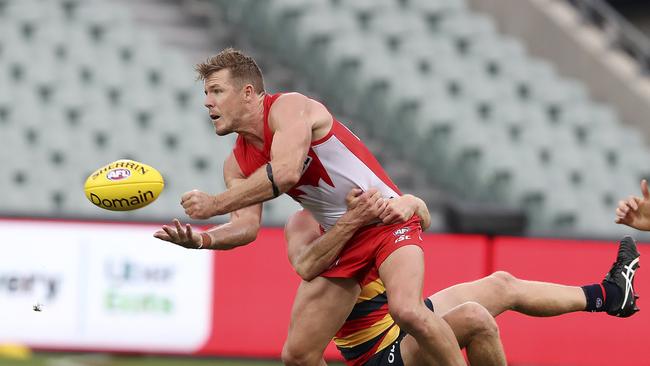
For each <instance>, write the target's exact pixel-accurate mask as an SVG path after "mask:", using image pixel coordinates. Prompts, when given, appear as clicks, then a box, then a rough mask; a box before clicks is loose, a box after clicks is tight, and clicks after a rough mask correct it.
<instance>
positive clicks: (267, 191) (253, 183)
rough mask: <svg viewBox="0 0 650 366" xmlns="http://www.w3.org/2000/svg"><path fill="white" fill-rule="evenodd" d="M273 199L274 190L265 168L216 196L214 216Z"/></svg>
mask: <svg viewBox="0 0 650 366" xmlns="http://www.w3.org/2000/svg"><path fill="white" fill-rule="evenodd" d="M272 198H274V197H273V189H272V187H271V182H270V181H269V179H268V177H267V176H266V171H265V170H264V169H263V168H262V169H258V170H257V171H256V172H255V173H253V174H252V175H251V176H250V177H248V178H247V179H243V180H241V182H240V183H238V184H237V185H234V186H233V187H231V188H230V189H228V190H227V191H225V192H223V193H220V194H218V195H216V196H215V200H214V205H215V208H214V216H216V215H224V214H227V213H230V212H233V211H237V210H239V209H242V208H244V207H248V206H252V205H255V204H258V203H260V202H265V201H268V200H270V199H272Z"/></svg>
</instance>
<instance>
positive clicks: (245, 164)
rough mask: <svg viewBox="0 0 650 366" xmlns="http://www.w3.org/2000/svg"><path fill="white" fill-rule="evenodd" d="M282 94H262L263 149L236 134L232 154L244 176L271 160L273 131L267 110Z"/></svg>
mask: <svg viewBox="0 0 650 366" xmlns="http://www.w3.org/2000/svg"><path fill="white" fill-rule="evenodd" d="M281 95H282V93H277V94H272V95H268V94H267V95H265V96H264V149H263V150H260V149H258V148H256V147H255V146H253V145H251V144H249V143H248V142H246V139H244V137H243V136H242V135H239V136H237V141H236V142H235V147H234V148H233V154H234V155H235V159H236V160H237V164H239V169H241V171H242V173H244V176H245V177H248V176H250V175H251V174H253V173H254V172H255V171H256V170H257V169H259V168H260V167H261V166H262V165H264V164H266V163H268V162H269V161H271V142H272V141H273V132H272V131H271V127H270V126H269V111H270V110H271V105H272V104H273V103H274V102H275V101H276V100H277V99H278V98H279V97H280V96H281Z"/></svg>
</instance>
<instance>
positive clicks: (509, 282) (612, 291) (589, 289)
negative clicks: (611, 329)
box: [429, 236, 639, 317]
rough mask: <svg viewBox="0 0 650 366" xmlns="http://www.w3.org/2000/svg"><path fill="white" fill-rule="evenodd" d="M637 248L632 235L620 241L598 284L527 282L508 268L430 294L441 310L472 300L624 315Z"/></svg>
mask: <svg viewBox="0 0 650 366" xmlns="http://www.w3.org/2000/svg"><path fill="white" fill-rule="evenodd" d="M638 267H639V252H638V251H637V249H636V243H635V241H634V239H632V237H629V236H626V237H624V238H623V239H622V240H621V241H620V245H619V251H618V255H617V257H616V262H614V265H613V266H612V268H611V269H610V272H609V274H608V275H607V277H606V278H605V280H604V281H602V283H601V284H594V285H588V286H583V287H577V286H564V285H558V284H554V283H547V282H538V281H527V280H521V279H518V278H516V277H515V276H513V275H511V274H510V273H508V272H503V271H499V272H495V273H493V274H491V275H490V276H488V277H485V278H482V279H480V280H478V281H474V282H468V283H463V284H459V285H456V286H452V287H450V288H447V289H444V290H442V291H440V292H438V293H436V294H434V295H432V296H431V297H429V299H431V301H432V302H433V304H434V309H435V310H436V311H440V312H443V313H444V312H445V311H447V310H449V309H451V308H453V307H455V306H456V305H458V304H462V303H464V302H467V301H475V302H478V303H479V304H481V305H483V306H484V307H485V308H486V309H488V311H489V312H490V313H491V314H492V315H493V316H497V315H499V314H501V313H502V312H504V311H506V310H514V311H517V312H520V313H523V314H526V315H531V316H540V317H541V316H556V315H561V314H566V313H571V312H575V311H585V310H587V311H607V313H608V314H610V315H615V316H619V317H627V316H631V315H633V314H634V313H635V312H636V311H638V308H637V307H636V299H637V298H638V295H637V294H636V293H635V292H634V275H635V271H636V269H637V268H638Z"/></svg>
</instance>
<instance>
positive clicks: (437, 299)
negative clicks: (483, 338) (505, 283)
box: [429, 276, 507, 316]
mask: <svg viewBox="0 0 650 366" xmlns="http://www.w3.org/2000/svg"><path fill="white" fill-rule="evenodd" d="M504 296H505V295H504V294H501V291H500V289H499V288H498V284H497V281H495V279H494V277H493V276H488V277H484V278H481V279H480V280H477V281H472V282H465V283H461V284H458V285H455V286H451V287H449V288H446V289H444V290H441V291H439V292H436V293H435V294H433V295H431V296H429V299H430V300H431V302H432V303H433V306H434V308H435V309H436V312H437V313H439V314H444V313H447V312H449V311H450V310H451V309H453V308H455V307H456V306H458V305H460V304H464V303H466V302H468V301H473V302H477V303H479V304H481V305H483V306H484V307H485V308H486V309H487V310H488V311H489V312H490V314H492V316H496V315H498V314H501V313H502V312H503V311H505V310H507V309H506V307H507V301H506V300H507V299H506V298H504Z"/></svg>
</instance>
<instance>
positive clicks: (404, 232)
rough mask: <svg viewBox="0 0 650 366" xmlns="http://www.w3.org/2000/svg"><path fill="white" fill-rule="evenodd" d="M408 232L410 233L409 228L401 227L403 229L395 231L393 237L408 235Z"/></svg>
mask: <svg viewBox="0 0 650 366" xmlns="http://www.w3.org/2000/svg"><path fill="white" fill-rule="evenodd" d="M409 231H411V229H410V228H408V227H403V228H400V229H397V230H395V231H394V232H393V235H395V236H400V235H404V234H406V233H408V232H409Z"/></svg>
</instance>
